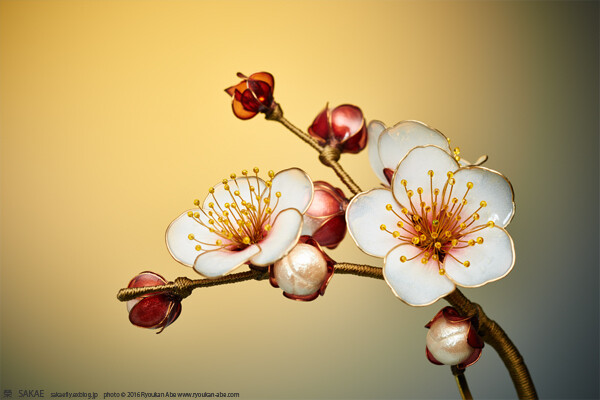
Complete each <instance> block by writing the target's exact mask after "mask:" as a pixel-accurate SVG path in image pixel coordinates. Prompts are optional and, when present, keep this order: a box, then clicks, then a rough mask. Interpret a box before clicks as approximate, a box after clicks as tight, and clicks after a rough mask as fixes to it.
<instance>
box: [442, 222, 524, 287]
mask: <svg viewBox="0 0 600 400" xmlns="http://www.w3.org/2000/svg"><path fill="white" fill-rule="evenodd" d="M477 237H481V238H483V244H476V245H475V246H469V247H466V248H462V249H453V250H451V251H450V254H452V256H454V257H456V258H457V259H458V261H457V260H455V259H454V258H453V257H450V256H446V259H445V260H444V268H445V269H446V274H447V275H448V277H449V278H450V279H452V280H453V281H454V282H455V283H456V284H457V285H460V286H465V287H477V286H482V285H485V284H486V283H488V282H492V281H495V280H498V279H500V278H503V277H504V276H506V275H507V274H508V273H509V272H510V271H511V269H512V267H513V265H514V262H515V248H514V244H513V241H512V238H511V237H510V235H509V234H508V232H506V231H505V230H504V229H502V228H498V227H494V228H485V229H483V230H482V231H479V232H476V233H474V234H472V235H468V236H466V237H465V240H469V239H473V240H476V238H477ZM459 261H460V262H459ZM465 261H469V263H470V265H469V267H468V268H467V267H465V266H464V265H463V264H462V263H463V262H465Z"/></svg>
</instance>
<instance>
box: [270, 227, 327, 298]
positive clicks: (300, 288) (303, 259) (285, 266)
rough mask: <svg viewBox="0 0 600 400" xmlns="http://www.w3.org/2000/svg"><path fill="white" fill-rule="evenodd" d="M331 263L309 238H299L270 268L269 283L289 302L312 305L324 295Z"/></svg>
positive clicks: (317, 245)
mask: <svg viewBox="0 0 600 400" xmlns="http://www.w3.org/2000/svg"><path fill="white" fill-rule="evenodd" d="M334 265H335V261H333V260H332V259H331V258H330V257H329V256H328V255H327V254H325V253H324V252H323V251H322V250H321V247H319V244H318V243H317V242H316V241H315V240H314V239H313V238H311V237H310V236H301V237H300V239H299V240H298V244H296V247H294V248H293V249H292V250H291V251H290V252H289V253H288V254H287V255H286V256H285V257H283V258H282V259H280V260H279V261H277V262H275V264H273V265H271V266H270V267H269V282H271V286H273V287H275V288H281V289H283V295H284V296H285V297H287V298H288V299H292V300H299V301H312V300H314V299H316V298H317V297H319V295H321V296H323V294H325V289H326V288H327V284H329V281H330V280H331V277H332V276H333V269H334V268H333V266H334Z"/></svg>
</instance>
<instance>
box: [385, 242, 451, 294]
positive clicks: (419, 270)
mask: <svg viewBox="0 0 600 400" xmlns="http://www.w3.org/2000/svg"><path fill="white" fill-rule="evenodd" d="M421 251H422V249H420V248H418V247H415V246H413V245H411V244H401V245H400V246H397V247H395V248H394V249H393V250H392V251H390V252H389V253H388V254H387V256H386V257H385V261H384V263H385V265H384V267H383V276H384V278H385V281H386V282H387V284H388V285H389V286H390V287H391V288H392V290H393V292H394V294H395V295H396V296H397V297H399V298H400V300H402V301H404V302H406V303H408V304H409V305H411V306H426V305H429V304H432V303H434V302H435V301H436V300H438V299H440V298H441V297H443V296H445V295H447V294H448V293H450V292H452V291H453V290H454V288H455V286H454V283H452V282H451V281H450V280H449V279H448V278H446V277H445V276H443V275H440V273H439V268H438V263H437V261H434V260H431V259H430V260H429V262H427V263H426V264H423V263H422V262H421V259H422V258H423V256H422V255H419V253H420V252H421ZM402 256H404V257H406V260H407V261H405V262H402V261H400V257H402ZM413 257H415V258H414V259H412V260H411V258H413Z"/></svg>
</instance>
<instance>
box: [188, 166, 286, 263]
mask: <svg viewBox="0 0 600 400" xmlns="http://www.w3.org/2000/svg"><path fill="white" fill-rule="evenodd" d="M253 171H254V176H249V175H248V171H247V170H243V171H242V176H241V177H238V176H237V175H236V174H233V173H232V174H231V175H230V179H223V181H222V186H221V187H219V188H218V189H217V188H215V187H211V188H209V189H208V193H209V196H212V201H210V202H209V203H208V208H206V209H205V208H202V207H201V206H200V201H199V200H194V205H195V206H197V207H198V211H195V212H194V211H188V217H190V218H192V219H194V221H196V222H197V223H198V224H200V225H201V226H202V227H203V228H204V229H208V230H209V231H210V232H212V233H215V234H216V235H217V236H219V239H216V241H215V242H214V243H207V242H202V241H200V240H198V239H197V238H196V237H195V236H194V234H192V233H190V234H189V235H188V239H189V240H193V241H195V242H197V243H198V244H197V245H196V250H197V251H201V250H202V246H203V245H210V246H211V249H212V246H215V245H216V246H218V247H220V248H227V249H228V250H242V249H244V248H246V247H248V246H250V245H251V244H255V243H258V242H260V241H261V240H262V239H263V238H264V237H265V236H266V235H267V233H268V232H269V230H271V216H272V215H273V212H274V211H275V209H276V208H277V205H278V204H279V198H280V197H281V192H275V193H273V194H274V195H275V198H276V201H275V204H274V205H273V204H272V201H271V194H272V193H271V186H272V182H273V177H274V176H275V173H274V172H273V171H269V180H268V181H266V182H263V181H262V180H261V179H260V178H259V177H258V171H259V170H258V168H256V167H255V168H254V169H253ZM261 184H262V186H266V187H264V188H261ZM216 190H219V191H220V192H221V193H219V194H222V191H225V192H226V193H228V196H227V195H226V196H222V195H220V196H219V199H220V200H219V199H217V196H215V191H216ZM224 198H225V199H227V201H225V200H224ZM202 216H203V217H204V218H202Z"/></svg>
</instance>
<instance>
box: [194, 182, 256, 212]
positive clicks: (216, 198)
mask: <svg viewBox="0 0 600 400" xmlns="http://www.w3.org/2000/svg"><path fill="white" fill-rule="evenodd" d="M227 185H229V190H225V184H224V183H223V182H219V183H218V184H216V185H215V186H213V188H214V189H215V191H214V193H212V194H211V193H209V194H208V196H206V198H205V199H204V203H203V205H202V208H203V209H205V210H208V209H209V204H210V203H213V205H214V207H215V210H217V211H219V212H221V209H222V210H225V203H229V204H231V203H232V202H233V201H234V199H235V201H236V202H237V204H238V206H239V207H240V208H243V207H242V203H241V202H242V200H245V201H247V202H249V203H250V202H252V201H254V202H256V198H251V197H252V196H250V193H251V191H250V188H251V187H253V188H254V194H255V195H256V194H259V193H262V192H263V191H264V190H265V189H266V188H267V185H266V184H265V181H263V180H262V179H261V178H259V177H256V176H255V175H248V176H243V175H242V176H238V177H237V178H236V179H235V180H234V179H227ZM236 190H238V191H239V192H240V194H239V196H236V195H235V191H236ZM219 207H220V209H219Z"/></svg>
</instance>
